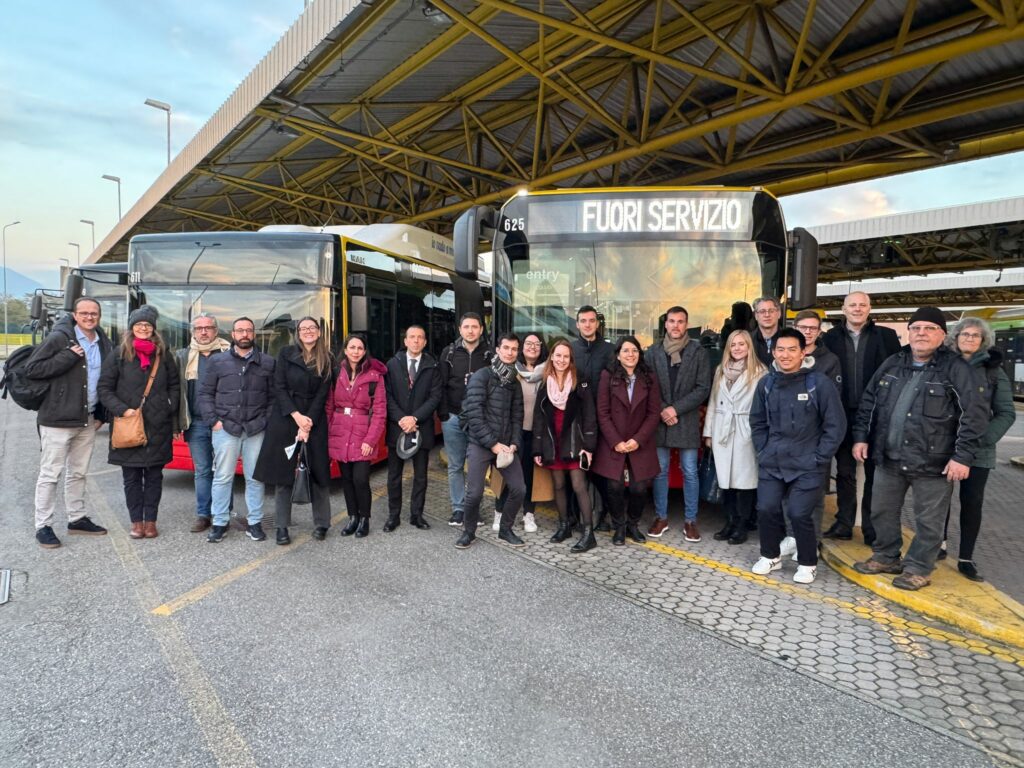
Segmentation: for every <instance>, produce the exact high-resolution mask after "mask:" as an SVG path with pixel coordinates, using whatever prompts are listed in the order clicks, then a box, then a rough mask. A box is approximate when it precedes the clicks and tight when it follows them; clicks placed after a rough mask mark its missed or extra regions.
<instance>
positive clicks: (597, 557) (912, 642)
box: [374, 469, 1024, 765]
mask: <svg viewBox="0 0 1024 768" xmlns="http://www.w3.org/2000/svg"><path fill="white" fill-rule="evenodd" d="M383 479H384V478H383V473H380V472H378V473H375V476H374V484H375V485H377V484H382V483H383ZM681 505H682V500H681V499H676V498H675V496H673V497H672V500H671V504H670V523H674V524H675V525H674V526H673V527H672V528H670V530H669V531H668V532H666V534H665V535H664V536H663V537H662V539H660V540H655V539H648V543H647V544H644V545H639V544H634V543H632V542H630V543H628V544H627V546H625V547H614V546H612V544H611V540H610V538H609V537H608V536H607V535H605V536H599V540H598V548H597V549H595V550H593V551H592V552H589V553H586V554H583V555H573V554H571V553H570V552H569V545H571V543H572V541H568V542H566V543H565V544H550V543H549V542H548V538H549V537H550V535H551V532H552V530H553V529H554V524H553V519H552V518H553V511H552V510H550V509H547V508H541V509H540V510H538V514H537V518H538V525H539V526H540V530H539V531H538V532H537V533H535V534H525V533H521V535H522V536H523V538H524V539H525V540H526V542H527V546H526V547H525V548H523V549H520V550H515V552H516V554H518V555H520V556H522V557H526V558H529V559H531V560H534V561H535V562H538V563H543V564H545V565H547V566H550V567H553V568H557V569H559V570H562V571H565V572H567V573H570V574H572V575H573V576H576V577H578V578H581V579H584V580H586V581H588V582H590V583H593V584H597V585H599V586H601V587H603V588H605V589H607V590H609V591H612V592H614V593H616V594H619V595H621V596H623V597H625V598H627V599H630V600H632V601H634V602H636V603H638V604H641V605H644V606H647V607H649V608H651V609H652V610H657V611H661V612H663V613H666V614H669V615H671V616H674V617H676V618H678V619H680V620H682V621H685V622H687V623H689V624H691V625H695V626H697V627H701V628H703V629H704V630H706V631H708V632H711V633H713V634H714V635H715V636H717V637H721V638H726V639H728V640H729V641H730V642H733V643H735V644H737V645H739V646H742V647H744V648H747V649H749V650H751V651H753V652H755V653H758V654H761V655H762V656H765V657H768V658H771V659H773V660H775V661H776V662H777V663H779V664H783V665H785V666H787V667H790V668H792V669H793V670H794V671H796V672H798V673H800V674H805V675H809V676H811V677H812V678H814V679H816V680H818V681H821V682H824V683H826V684H829V685H832V686H835V687H836V688H839V689H841V690H844V691H847V692H849V693H850V694H851V695H854V696H858V697H860V698H861V699H863V700H866V701H869V702H872V703H874V704H876V705H878V706H881V707H885V708H887V709H889V710H891V711H894V712H896V713H898V714H900V715H902V716H904V717H907V718H910V719H912V720H914V721H917V722H919V723H922V724H925V725H927V726H929V727H931V728H933V729H935V730H937V731H940V732H942V733H944V734H948V735H952V736H954V737H956V738H959V739H962V740H964V741H965V742H967V743H970V744H972V745H974V746H977V747H978V748H980V749H982V750H984V751H986V752H988V753H990V754H992V755H993V756H994V757H996V758H997V759H999V760H1001V761H1002V762H1005V763H1007V764H1013V765H1024V652H1022V651H1019V650H1014V649H1009V648H1005V647H1002V646H999V645H996V644H993V643H992V642H990V641H987V640H982V639H978V638H975V637H972V636H968V635H965V634H963V633H960V632H959V631H955V630H952V629H948V628H945V627H943V626H941V625H939V624H937V623H934V622H931V621H929V620H927V619H924V618H922V617H920V616H917V615H914V614H912V613H911V612H909V611H906V610H904V609H902V608H900V607H898V606H895V605H892V604H890V603H887V602H886V601H884V600H882V599H881V598H879V597H877V596H876V595H874V594H872V593H870V592H868V591H866V590H864V589H862V588H861V587H859V586H857V585H855V584H852V583H851V582H848V581H846V580H845V579H844V578H843V577H841V576H840V575H839V574H837V573H835V572H833V571H832V570H831V569H830V568H829V567H828V566H827V565H825V564H824V563H821V564H820V565H819V567H818V576H817V581H816V582H815V583H814V584H813V585H809V586H803V585H798V584H794V583H793V582H792V576H793V573H794V571H795V569H796V564H795V563H791V562H786V563H785V566H784V568H783V570H781V571H777V572H775V573H773V574H771V575H770V576H768V577H761V576H756V575H754V574H752V573H750V572H749V567H750V565H751V564H752V563H753V561H754V560H756V558H757V545H756V543H755V539H753V538H752V539H751V540H750V542H748V543H747V544H744V545H740V546H731V545H729V544H727V543H724V542H716V541H714V540H713V539H712V538H711V533H713V532H714V531H715V530H716V529H717V528H718V527H719V525H720V521H719V518H718V517H717V515H716V514H715V513H714V512H711V511H709V512H708V513H707V514H705V513H704V512H702V515H701V528H702V533H703V536H704V540H703V541H702V542H700V543H696V544H691V543H688V542H685V541H684V540H683V536H682V531H681ZM427 509H428V512H429V513H430V514H431V516H432V517H433V519H434V521H435V523H440V522H442V521H447V518H448V515H449V505H448V499H447V482H446V476H445V475H444V474H443V472H441V471H438V470H437V469H432V471H431V480H430V486H429V490H428V502H427ZM492 515H493V501H491V500H488V499H485V501H484V504H483V514H482V517H483V524H482V525H481V526H480V528H479V530H478V532H477V535H478V537H479V538H481V539H483V540H485V541H489V542H491V543H494V544H496V545H497V546H505V545H504V544H502V543H500V542H498V539H497V534H495V533H493V532H492V530H491V526H490V522H491V519H492ZM520 527H521V520H520V521H519V523H518V525H517V528H520ZM645 530H646V529H645ZM455 534H456V531H455V529H452V543H453V544H454V541H455V538H456V535H455ZM671 661H672V660H668V659H667V660H665V662H666V663H671ZM684 661H685V660H682V659H680V660H678V662H679V663H684ZM758 695H764V692H759V693H758ZM774 695H779V696H782V695H785V693H784V692H783V691H778V692H775V693H774Z"/></svg>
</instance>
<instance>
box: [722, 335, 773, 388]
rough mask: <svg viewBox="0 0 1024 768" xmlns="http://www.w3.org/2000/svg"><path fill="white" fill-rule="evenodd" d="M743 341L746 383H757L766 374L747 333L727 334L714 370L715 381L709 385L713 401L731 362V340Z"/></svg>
mask: <svg viewBox="0 0 1024 768" xmlns="http://www.w3.org/2000/svg"><path fill="white" fill-rule="evenodd" d="M739 338H741V339H743V340H744V341H746V342H747V364H746V367H745V368H744V369H743V376H744V377H745V378H746V379H747V380H748V381H757V380H758V379H760V378H761V377H762V376H764V375H765V374H766V373H768V369H767V368H765V367H764V363H762V362H761V359H760V358H759V357H758V356H757V351H756V350H755V349H754V339H753V338H751V336H750V332H749V331H744V330H736V331H733V332H732V333H730V334H729V338H727V339H726V340H725V346H724V348H723V350H722V362H721V363H719V364H718V367H717V368H716V369H715V379H714V381H713V382H712V383H711V399H714V397H715V394H716V393H717V392H718V383H719V382H720V381H721V380H722V376H723V375H725V368H726V366H727V365H728V364H729V361H730V360H732V353H731V352H730V351H729V347H730V346H731V345H732V342H733V339H739Z"/></svg>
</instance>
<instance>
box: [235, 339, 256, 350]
mask: <svg viewBox="0 0 1024 768" xmlns="http://www.w3.org/2000/svg"><path fill="white" fill-rule="evenodd" d="M252 342H253V340H252V339H250V338H244V339H238V340H237V341H235V346H236V347H238V348H239V349H252Z"/></svg>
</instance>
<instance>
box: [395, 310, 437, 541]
mask: <svg viewBox="0 0 1024 768" xmlns="http://www.w3.org/2000/svg"><path fill="white" fill-rule="evenodd" d="M426 346H427V332H426V331H425V330H424V329H423V326H420V325H410V326H409V327H408V328H406V329H405V349H404V350H403V351H401V352H399V353H398V354H396V355H395V356H394V357H393V358H391V360H389V361H388V374H387V378H386V379H385V380H384V383H385V386H386V387H387V395H388V425H387V433H386V437H385V440H386V441H387V445H388V520H387V522H386V523H385V524H384V532H385V533H390V532H391V531H393V530H395V529H396V528H397V527H398V526H399V525H400V523H401V517H402V471H403V470H404V469H405V462H406V459H405V458H403V457H402V456H401V455H400V454H399V448H400V447H401V448H402V453H404V452H405V449H407V448H408V449H411V448H412V446H413V444H414V445H415V451H416V452H415V453H414V454H413V455H412V458H411V461H412V470H413V475H412V508H411V510H410V513H409V522H410V523H411V524H412V525H414V526H415V527H417V528H419V529H421V530H426V529H427V528H429V527H430V524H429V523H428V522H427V521H426V520H424V519H423V505H424V503H425V502H426V498H427V459H428V458H429V457H430V449H431V448H433V447H434V411H436V410H437V406H438V404H440V402H441V391H442V386H443V382H442V381H441V375H440V371H439V370H438V367H437V364H436V363H435V362H434V358H433V357H431V356H430V355H429V354H427V353H426V352H425V351H424V348H425V347H426ZM400 441H401V442H402V443H403V445H402V446H400V445H399V442H400Z"/></svg>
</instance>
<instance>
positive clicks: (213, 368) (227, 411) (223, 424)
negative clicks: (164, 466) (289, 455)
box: [199, 317, 275, 544]
mask: <svg viewBox="0 0 1024 768" xmlns="http://www.w3.org/2000/svg"><path fill="white" fill-rule="evenodd" d="M255 336H256V326H255V324H254V323H253V321H252V320H250V319H249V318H248V317H240V318H238V319H237V320H235V322H234V323H232V324H231V341H232V345H231V349H230V350H228V351H227V352H224V353H222V354H219V355H216V356H215V357H214V358H213V359H212V360H210V361H209V367H208V368H207V371H206V373H205V374H204V375H203V379H202V381H200V382H199V412H200V414H201V415H202V417H203V419H204V420H205V421H207V422H209V423H210V424H211V425H213V426H212V429H213V437H212V441H213V503H212V511H213V527H212V528H211V529H210V533H209V534H208V535H207V537H206V539H207V541H209V542H210V543H212V544H216V543H217V542H220V541H222V540H223V539H224V535H225V534H226V533H227V530H228V522H229V520H230V511H229V509H228V504H229V502H230V500H231V486H232V484H233V483H234V481H235V467H236V466H237V464H238V457H239V456H241V457H242V470H243V472H244V473H245V505H246V507H247V508H248V510H249V516H248V525H247V526H246V529H245V532H246V535H248V536H249V538H250V539H252V540H253V541H263V540H264V539H266V538H267V535H266V534H265V533H264V532H263V523H262V520H263V483H261V482H260V481H259V480H256V479H255V478H254V477H253V474H252V473H253V470H254V469H255V468H256V462H257V460H258V459H259V456H260V448H261V447H262V446H263V434H264V432H265V430H266V428H267V420H268V419H269V418H270V409H271V407H272V406H273V404H274V362H275V361H274V358H272V357H271V356H270V355H264V354H263V353H261V352H260V351H259V350H258V349H256V348H255V346H254V341H255Z"/></svg>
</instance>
